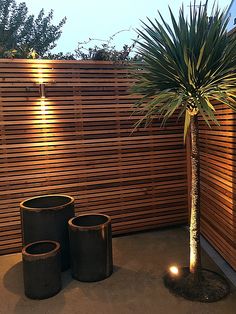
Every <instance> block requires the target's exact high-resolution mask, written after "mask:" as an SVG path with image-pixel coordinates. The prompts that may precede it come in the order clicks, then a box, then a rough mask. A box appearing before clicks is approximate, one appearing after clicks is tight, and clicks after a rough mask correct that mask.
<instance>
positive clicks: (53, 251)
mask: <svg viewBox="0 0 236 314" xmlns="http://www.w3.org/2000/svg"><path fill="white" fill-rule="evenodd" d="M22 258H23V276H24V287H25V295H26V296H27V297H29V298H31V299H47V298H50V297H52V296H54V295H55V294H57V293H58V292H59V291H60V290H61V257H60V244H59V243H58V242H55V241H49V240H48V241H38V242H34V243H30V244H28V245H26V246H25V247H24V248H23V249H22Z"/></svg>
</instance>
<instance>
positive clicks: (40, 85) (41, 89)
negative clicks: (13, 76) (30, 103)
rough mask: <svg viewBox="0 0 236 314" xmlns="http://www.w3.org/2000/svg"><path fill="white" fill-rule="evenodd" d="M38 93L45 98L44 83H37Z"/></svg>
mask: <svg viewBox="0 0 236 314" xmlns="http://www.w3.org/2000/svg"><path fill="white" fill-rule="evenodd" d="M39 94H40V97H41V98H45V97H46V95H45V84H44V83H40V84H39Z"/></svg>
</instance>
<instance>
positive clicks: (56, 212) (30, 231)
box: [20, 195, 74, 270]
mask: <svg viewBox="0 0 236 314" xmlns="http://www.w3.org/2000/svg"><path fill="white" fill-rule="evenodd" d="M20 208H21V225H22V241H23V245H26V244H29V243H32V242H35V241H41V240H53V241H57V242H59V243H60V246H61V258H62V263H61V266H62V270H66V269H68V268H69V266H70V251H69V235H68V227H67V226H68V225H67V224H68V220H69V219H70V218H71V217H74V198H73V197H70V196H67V195H45V196H37V197H33V198H30V199H27V200H25V201H23V202H22V203H21V204H20Z"/></svg>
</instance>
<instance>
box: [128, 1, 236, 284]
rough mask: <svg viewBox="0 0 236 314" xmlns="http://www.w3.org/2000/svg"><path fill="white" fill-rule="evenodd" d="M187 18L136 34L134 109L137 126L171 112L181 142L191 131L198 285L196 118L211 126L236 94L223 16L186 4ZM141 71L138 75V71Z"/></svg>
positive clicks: (233, 52)
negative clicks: (218, 106) (181, 119)
mask: <svg viewBox="0 0 236 314" xmlns="http://www.w3.org/2000/svg"><path fill="white" fill-rule="evenodd" d="M189 7H190V9H189V15H188V16H187V17H186V16H185V12H184V8H183V6H182V7H181V8H180V11H179V17H178V20H177V19H175V17H174V15H173V13H172V11H171V9H169V11H170V18H171V22H172V25H171V26H170V25H169V24H167V22H165V20H164V18H163V17H162V15H161V14H160V13H159V17H160V22H159V21H158V20H157V19H155V20H154V21H151V20H150V19H148V22H147V23H144V22H142V23H143V25H142V26H143V27H142V29H139V30H138V34H139V36H140V38H141V40H140V41H139V42H138V45H139V47H138V53H139V54H140V55H141V57H142V60H143V62H142V63H141V64H139V65H138V69H139V71H136V72H138V76H137V77H136V83H135V84H134V86H133V92H135V93H138V94H140V95H142V100H141V102H140V103H139V104H138V105H137V107H138V109H139V110H142V112H145V114H144V116H143V118H142V119H141V120H140V121H139V122H138V123H139V124H140V123H141V122H142V121H144V120H145V122H146V124H148V123H149V122H150V121H151V120H152V119H153V117H155V116H156V115H159V116H161V117H162V118H163V122H165V121H166V120H167V119H168V118H169V117H171V116H173V114H174V113H178V115H179V116H182V115H185V125H184V140H185V138H186V134H187V132H188V130H189V129H190V138H191V170H192V186H191V191H192V193H191V198H192V201H191V218H190V266H189V273H190V274H189V276H190V277H191V281H192V284H193V286H194V285H195V286H196V285H199V283H200V282H201V280H202V278H203V277H202V267H201V249H200V178H199V174H200V165H199V146H198V117H199V116H201V117H203V119H204V121H205V122H206V123H207V125H208V126H209V127H210V123H212V122H211V121H213V122H214V123H216V124H218V121H217V119H216V118H215V114H214V112H215V108H214V102H215V101H216V102H218V103H219V102H220V103H223V104H226V105H227V106H229V107H230V108H233V109H234V106H235V105H236V102H235V92H236V75H235V70H236V40H234V38H232V36H228V35H227V30H226V27H227V23H228V19H227V17H226V13H225V12H226V11H221V10H219V9H218V7H214V6H213V8H212V11H211V17H210V18H209V17H208V14H207V2H206V3H205V4H204V5H202V4H201V3H200V5H196V3H195V1H194V3H193V4H191V3H190V6H189ZM140 67H141V68H142V71H140Z"/></svg>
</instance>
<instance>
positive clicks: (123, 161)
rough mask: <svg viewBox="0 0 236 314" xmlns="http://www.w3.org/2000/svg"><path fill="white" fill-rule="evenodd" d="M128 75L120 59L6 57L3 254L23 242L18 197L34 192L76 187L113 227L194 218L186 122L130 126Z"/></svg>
mask: <svg viewBox="0 0 236 314" xmlns="http://www.w3.org/2000/svg"><path fill="white" fill-rule="evenodd" d="M39 83H44V84H45V93H46V95H45V96H46V98H45V99H41V98H40V95H39ZM131 84H132V79H131V78H130V76H129V70H128V69H127V68H126V67H125V66H124V65H122V64H113V63H111V62H94V61H91V62H89V61H88V62H78V61H50V60H49V61H46V60H6V59H1V60H0V125H1V143H0V144H1V146H0V160H1V163H0V169H1V171H0V182H1V184H0V254H5V253H11V252H16V251H18V250H19V249H20V247H21V236H20V232H21V230H20V217H19V203H20V201H22V200H24V199H26V198H29V197H32V196H37V195H44V194H53V193H60V194H69V195H71V196H74V197H75V199H76V212H77V213H85V212H91V211H96V212H101V213H106V214H108V215H110V216H111V217H112V221H113V232H114V234H122V233H127V232H133V231H137V230H144V229H151V228H156V227H160V226H167V225H173V224H181V223H184V222H186V221H187V177H186V154H185V148H184V146H183V135H182V134H183V126H182V124H181V123H180V124H177V123H176V118H173V119H172V120H170V121H169V122H168V123H167V124H166V126H165V127H164V128H160V123H159V121H154V123H153V124H152V125H151V126H150V127H148V128H146V129H144V128H142V127H140V128H139V130H138V131H136V132H134V133H132V131H133V124H134V122H135V121H137V118H138V117H136V116H131V113H132V112H133V104H134V103H135V102H136V101H137V97H135V96H134V95H130V93H129V91H128V89H129V87H130V85H131Z"/></svg>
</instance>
